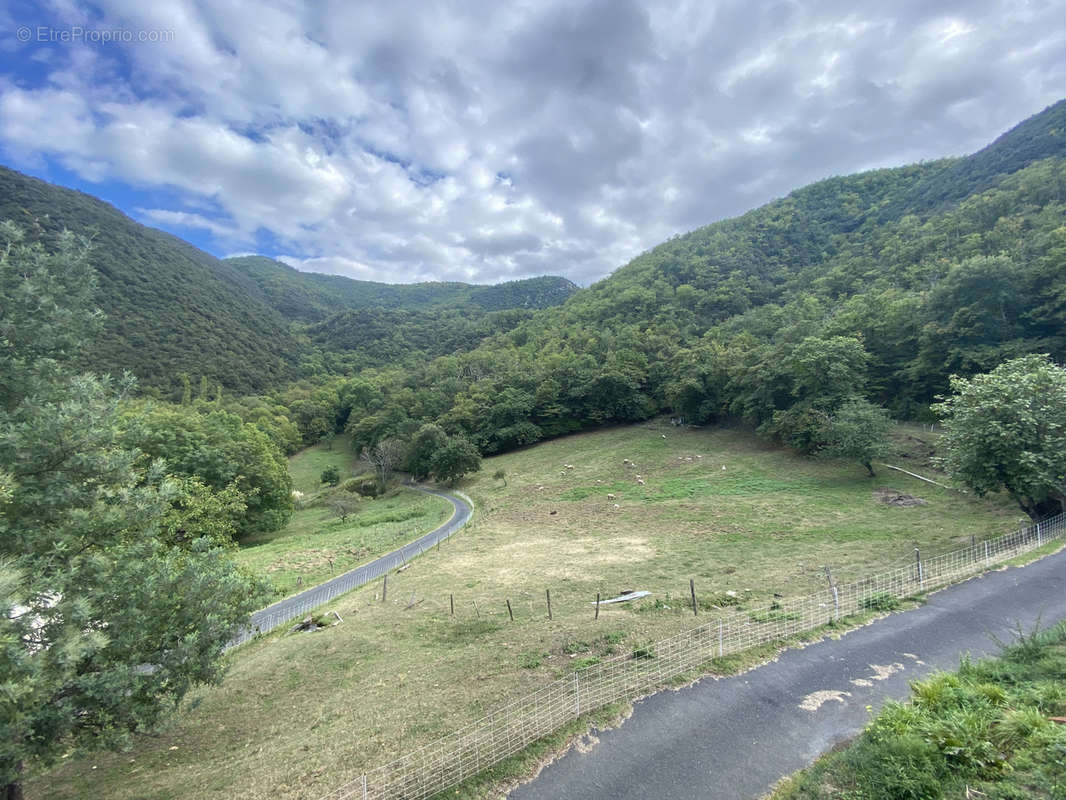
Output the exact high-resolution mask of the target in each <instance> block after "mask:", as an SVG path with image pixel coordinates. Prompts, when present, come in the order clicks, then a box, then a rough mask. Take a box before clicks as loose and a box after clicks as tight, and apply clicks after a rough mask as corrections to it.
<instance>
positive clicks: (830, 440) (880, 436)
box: [818, 397, 892, 478]
mask: <svg viewBox="0 0 1066 800" xmlns="http://www.w3.org/2000/svg"><path fill="white" fill-rule="evenodd" d="M891 429H892V421H891V420H890V419H889V418H888V412H886V411H885V410H884V409H883V408H880V407H878V406H875V405H873V404H872V403H870V402H869V401H867V400H864V399H863V398H861V397H853V398H851V399H849V400H847V401H846V402H844V403H843V404H842V405H841V406H840V408H838V409H837V410H836V411H835V412H834V413H833V414H831V415H829V416H828V417H827V418H826V419H825V421H824V422H823V424H822V429H821V440H822V444H821V447H820V448H819V450H818V453H819V454H820V455H823V456H826V457H828V458H840V459H847V460H849V461H858V462H859V463H860V464H862V465H863V466H864V467H866V471H867V472H868V473H869V474H870V477H871V478H873V477H875V476H876V473H875V472H874V468H873V460H874V459H875V458H882V457H884V456H885V455H886V454H887V453H888V450H889V445H888V433H889V431H890V430H891Z"/></svg>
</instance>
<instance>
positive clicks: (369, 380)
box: [317, 102, 1066, 452]
mask: <svg viewBox="0 0 1066 800" xmlns="http://www.w3.org/2000/svg"><path fill="white" fill-rule="evenodd" d="M1064 131H1066V102H1060V103H1058V104H1056V105H1054V106H1052V107H1050V108H1049V109H1047V110H1045V111H1044V112H1042V113H1041V114H1039V115H1037V116H1035V117H1033V118H1031V119H1029V120H1027V121H1025V122H1023V123H1022V124H1021V125H1019V126H1017V127H1016V128H1015V129H1013V130H1012V131H1010V132H1008V133H1007V134H1005V135H1004V136H1002V137H1000V139H998V140H997V141H996V142H995V143H994V144H992V145H990V146H989V147H987V148H985V149H984V150H981V151H980V152H978V153H975V154H974V155H972V156H968V157H966V158H960V159H950V160H946V161H938V162H933V163H927V164H919V165H914V166H907V167H901V168H897V169H884V170H877V171H873V172H868V173H863V174H860V175H853V176H848V177H840V178H832V179H830V180H826V181H822V182H820V183H817V184H814V185H811V186H808V187H805V188H803V189H800V190H797V191H796V192H793V193H792V194H790V195H789V196H788V197H785V198H783V199H781V200H778V201H775V202H773V203H770V204H768V205H766V206H764V207H762V208H759V209H756V210H754V211H751V212H749V213H747V214H745V215H743V216H741V217H739V218H736V219H731V220H726V221H723V222H719V223H715V224H712V225H709V226H707V227H704V228H701V229H698V230H696V231H693V232H691V233H689V234H687V235H684V236H680V237H676V238H674V239H671V240H670V241H668V242H665V243H663V244H661V245H659V246H658V247H656V248H654V249H653V250H651V251H649V252H646V253H644V254H642V255H640V256H638V257H637V258H635V259H634V260H633V261H632V262H630V263H629V264H627V265H626V266H624V267H622V268H621V269H619V270H618V271H617V272H615V273H614V274H613V275H611V276H610V277H609V278H607V279H605V280H603V281H601V282H600V283H598V284H596V285H594V286H592V287H591V288H589V289H586V290H583V291H580V292H578V293H577V294H575V295H574V296H573V297H572V298H570V300H568V301H567V303H566V304H565V305H563V306H562V307H559V308H553V309H547V310H544V311H540V312H537V313H536V314H535V315H533V316H532V317H530V318H529V319H528V320H525V321H523V322H521V323H520V324H518V325H517V326H516V327H515V328H514V329H513V330H511V331H508V332H505V333H500V334H497V335H496V336H494V337H492V338H490V339H488V340H486V341H485V342H484V343H482V344H481V345H480V346H479V347H478V348H477V349H475V350H473V351H471V352H469V353H465V354H459V355H454V356H445V357H442V358H440V359H437V360H436V361H434V362H431V363H426V364H420V365H414V366H411V365H408V366H405V367H388V368H383V369H380V370H374V371H368V372H364V373H362V374H360V375H357V376H354V377H351V376H345V375H337V376H336V377H334V378H332V379H331V378H330V377H329V376H328V375H327V374H321V375H320V377H319V379H318V380H317V385H318V386H320V387H323V386H325V387H330V388H329V391H330V392H332V393H333V396H335V397H337V398H338V400H337V405H336V407H335V410H336V412H337V413H336V419H337V420H338V424H340V421H342V420H343V421H344V424H346V425H347V427H348V429H349V430H350V431H352V432H353V433H354V434H355V437H356V441H357V443H363V444H366V443H371V442H374V441H377V440H380V439H381V438H384V437H390V436H395V437H400V438H406V437H410V436H411V435H412V434H413V432H414V431H415V430H417V428H418V427H419V425H420V424H422V423H424V422H428V421H433V422H437V423H439V424H440V425H441V426H442V427H443V428H444V429H446V430H447V431H448V432H450V433H462V434H464V435H466V436H468V437H470V438H471V439H472V440H473V441H474V442H475V443H476V444H477V446H478V447H479V448H480V449H481V450H482V451H483V452H499V451H502V450H506V449H509V448H513V447H516V446H520V445H523V444H528V443H531V442H534V441H537V440H539V439H542V438H545V437H551V436H556V435H559V434H561V433H565V432H568V431H573V430H577V429H580V428H582V427H586V426H589V425H599V424H604V423H617V422H632V421H636V420H641V419H645V418H648V417H649V416H652V415H654V414H658V413H662V412H671V413H672V414H674V415H675V416H678V417H683V418H684V419H686V420H688V421H691V422H708V421H713V420H716V419H722V418H734V419H741V420H743V421H745V422H747V423H749V424H752V425H754V426H757V427H758V428H759V429H760V430H761V431H763V432H764V433H766V434H767V435H770V436H774V437H776V438H779V439H781V440H782V441H785V442H787V443H789V444H791V445H793V446H796V447H798V448H799V449H801V450H804V451H808V452H810V451H812V450H815V449H817V448H818V446H819V443H818V441H817V433H816V431H817V429H818V428H819V426H820V425H822V424H823V423H824V422H825V421H826V420H827V419H832V418H834V416H835V415H838V414H839V413H840V412H841V410H842V409H848V410H849V411H854V410H855V409H856V408H859V407H858V406H856V405H855V401H857V400H862V401H863V402H866V401H869V403H867V406H869V404H870V403H872V404H873V405H875V406H876V405H883V406H885V407H886V408H887V409H888V410H889V411H891V413H893V414H894V415H896V416H898V417H907V418H928V417H929V414H930V412H929V408H928V407H929V403H930V402H931V401H932V400H933V399H934V398H935V397H936V396H937V395H938V394H940V393H942V392H945V391H946V390H947V388H948V377H949V375H951V374H952V373H959V374H964V375H967V374H973V373H976V372H980V371H986V370H988V369H991V368H992V367H994V366H996V365H997V364H999V363H1001V362H1002V361H1003V360H1005V359H1008V358H1011V357H1014V356H1017V355H1021V354H1024V353H1030V352H1047V353H1050V354H1052V356H1053V357H1054V358H1056V359H1059V360H1061V359H1063V358H1066V289H1064V288H1063V287H1064V286H1066V282H1064V281H1063V275H1064V272H1066V225H1064V220H1066V136H1064ZM320 396H324V395H320ZM861 410H862V413H867V412H869V410H870V409H869V408H868V407H867V408H863V409H861Z"/></svg>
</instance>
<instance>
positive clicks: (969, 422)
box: [934, 355, 1066, 520]
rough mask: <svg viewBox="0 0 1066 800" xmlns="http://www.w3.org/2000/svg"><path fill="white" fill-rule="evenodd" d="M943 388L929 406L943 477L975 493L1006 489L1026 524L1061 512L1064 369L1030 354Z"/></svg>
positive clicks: (1065, 479)
mask: <svg viewBox="0 0 1066 800" xmlns="http://www.w3.org/2000/svg"><path fill="white" fill-rule="evenodd" d="M951 388H952V391H953V394H952V395H951V396H949V397H947V398H945V399H944V400H943V401H942V402H940V403H938V404H937V405H936V406H935V407H934V408H935V410H936V411H937V413H938V414H939V415H940V416H941V418H942V419H943V420H944V434H943V435H942V436H941V438H940V443H941V446H942V449H943V450H944V451H945V456H944V458H943V464H944V468H945V469H946V470H947V471H948V473H949V474H950V475H952V477H954V478H955V479H957V480H958V481H960V482H961V483H963V484H965V485H966V486H969V487H970V488H971V489H973V490H974V491H975V492H976V493H977V494H978V495H985V494H988V493H990V492H997V491H1001V490H1004V491H1006V492H1007V493H1009V494H1010V496H1011V497H1012V498H1013V499H1014V500H1015V502H1017V503H1018V506H1019V507H1020V508H1021V509H1022V510H1023V511H1024V512H1025V513H1026V514H1028V515H1029V516H1030V517H1031V518H1032V519H1034V520H1040V519H1042V518H1044V517H1047V516H1051V515H1054V514H1058V513H1060V512H1061V511H1063V510H1066V506H1064V503H1066V370H1063V368H1062V367H1060V366H1058V365H1056V364H1055V363H1053V362H1052V361H1051V359H1050V358H1048V356H1046V355H1030V356H1024V357H1021V358H1016V359H1012V360H1010V361H1007V362H1005V363H1003V364H1001V365H1000V366H998V367H996V368H995V369H994V370H992V371H991V372H989V373H987V374H983V375H975V376H974V377H972V378H959V377H953V378H952V379H951Z"/></svg>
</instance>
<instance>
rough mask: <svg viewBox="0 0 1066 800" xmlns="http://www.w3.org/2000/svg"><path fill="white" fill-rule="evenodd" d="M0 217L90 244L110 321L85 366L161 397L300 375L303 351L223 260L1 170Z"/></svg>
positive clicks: (34, 231) (34, 234)
mask: <svg viewBox="0 0 1066 800" xmlns="http://www.w3.org/2000/svg"><path fill="white" fill-rule="evenodd" d="M0 219H9V220H12V221H13V222H15V223H16V224H18V225H19V226H20V227H21V228H22V229H23V230H24V231H25V233H26V234H27V236H28V237H29V238H30V239H32V240H39V241H42V242H43V243H44V244H45V245H46V246H47V245H48V243H49V242H50V241H52V240H53V239H54V237H55V236H56V235H57V234H58V233H59V232H60V231H62V230H63V229H64V228H66V229H69V230H71V231H74V232H75V233H78V234H82V235H84V236H86V237H88V238H89V239H91V240H92V244H93V246H92V251H91V254H90V261H91V263H92V265H93V266H94V267H95V268H96V270H97V272H98V273H99V290H98V294H97V303H98V304H99V306H100V308H101V309H103V311H104V312H105V313H106V315H107V319H106V322H105V324H104V330H103V333H102V335H101V336H100V337H99V338H98V339H97V340H96V341H94V342H93V343H92V346H91V347H89V348H87V353H86V355H85V357H84V363H83V364H81V366H82V367H84V368H89V369H93V370H96V371H99V372H110V373H116V374H117V373H121V372H122V371H123V370H129V371H131V372H133V373H134V374H136V375H137V376H138V377H139V378H140V379H141V381H142V384H144V385H147V386H153V387H156V388H158V389H160V390H162V391H163V392H164V393H165V394H171V393H174V392H177V391H180V386H181V379H180V376H181V374H182V373H186V374H188V375H189V376H191V378H192V380H193V381H196V380H197V379H198V378H200V377H206V378H207V379H208V381H209V382H211V383H212V384H221V385H223V386H225V387H226V388H227V389H229V390H231V391H234V392H239V393H250V392H256V391H262V390H264V389H267V388H270V387H273V386H279V385H281V384H283V383H285V382H287V381H290V380H292V379H294V378H295V377H297V375H298V374H299V371H298V365H299V362H300V360H301V358H302V357H303V355H304V352H305V349H306V347H305V346H304V345H301V344H299V343H298V342H297V341H296V340H295V339H294V338H293V337H292V335H291V334H290V333H289V330H288V325H287V323H286V321H285V320H284V319H283V318H282V317H281V316H280V315H279V314H278V313H277V312H276V311H274V310H273V309H272V308H270V306H268V305H267V304H266V303H265V302H263V301H262V300H261V299H260V298H259V297H258V296H257V290H256V289H255V287H254V285H250V284H249V283H248V282H247V279H246V278H245V277H244V276H242V275H241V274H240V273H239V272H236V271H234V270H233V269H232V268H231V267H229V266H228V265H226V264H225V262H222V261H219V260H218V259H217V258H215V257H214V256H212V255H210V254H208V253H205V252H203V251H202V250H198V249H197V248H195V247H193V246H192V245H190V244H188V243H187V242H184V241H182V240H181V239H178V238H177V237H174V236H171V235H169V234H166V233H163V232H162V231H159V230H156V229H154V228H149V227H146V226H144V225H140V224H138V223H136V222H134V221H133V220H131V219H130V218H129V217H127V216H126V215H125V214H123V213H121V212H120V211H118V210H117V209H116V208H114V207H113V206H111V205H109V204H107V203H105V202H103V201H101V200H98V199H96V198H95V197H91V196H90V195H87V194H83V193H82V192H77V191H73V190H71V189H64V188H62V187H59V186H53V185H52V184H49V183H46V182H45V181H41V180H38V179H36V178H31V177H28V176H26V175H23V174H21V173H18V172H15V171H13V170H10V169H6V168H3V167H0Z"/></svg>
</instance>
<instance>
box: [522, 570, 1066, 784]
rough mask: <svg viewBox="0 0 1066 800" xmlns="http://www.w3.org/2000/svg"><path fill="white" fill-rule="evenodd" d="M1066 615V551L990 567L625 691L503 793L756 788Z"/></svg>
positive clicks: (774, 779)
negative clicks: (812, 634) (702, 674)
mask: <svg viewBox="0 0 1066 800" xmlns="http://www.w3.org/2000/svg"><path fill="white" fill-rule="evenodd" d="M1064 618H1066V551H1062V552H1059V553H1057V554H1055V555H1052V556H1048V557H1046V558H1044V559H1041V560H1040V561H1037V562H1035V563H1033V564H1030V565H1028V566H1026V567H1021V568H1009V569H1003V570H999V571H995V572H990V573H987V574H985V575H983V576H981V577H977V578H973V579H971V580H968V581H966V582H965V583H962V584H958V585H956V586H953V587H950V588H948V589H945V590H943V591H941V592H937V593H935V594H933V595H931V596H930V598H929V602H928V603H927V604H926V605H925V606H923V607H921V608H918V609H915V610H913V611H907V612H901V613H896V614H892V615H890V616H888V617H887V618H885V619H881V620H878V621H876V622H874V623H872V624H870V625H867V626H865V627H862V628H859V629H857V630H854V631H851V632H850V633H848V634H847V635H845V636H843V637H841V638H840V639H827V640H824V641H821V642H819V643H817V644H813V645H810V646H808V647H806V648H802V649H790V650H787V651H785V652H784V653H782V654H781V656H780V658H778V659H777V660H775V661H773V662H771V663H768V664H766V665H764V666H762V667H759V668H758V669H755V670H752V671H751V672H747V673H745V674H743V675H737V676H734V677H731V678H724V679H718V680H716V679H713V678H707V679H703V680H701V681H699V682H698V683H696V684H693V685H691V686H688V687H686V688H684V689H681V690H678V691H670V690H667V691H662V692H659V693H658V694H655V695H653V696H651V697H648V698H646V699H644V700H642V701H640V702H638V703H636V704H635V707H634V711H633V716H632V717H631V718H630V719H629V720H627V721H626V722H625V723H624V724H623V725H621V726H620V727H618V728H616V729H613V730H609V731H604V732H600V733H598V734H597V738H598V739H599V742H598V743H597V744H595V745H594V746H593V747H591V749H586V748H582V750H584V751H585V752H578V751H577V750H574V749H572V750H571V751H569V752H568V753H567V754H566V755H564V756H563V757H562V758H560V759H559V760H558V761H556V762H554V763H552V764H549V765H548V766H547V767H545V768H544V770H543V771H542V772H541V774H540V775H539V776H538V777H537V778H536V779H534V780H533V781H531V782H529V783H527V784H525V785H523V786H519V787H518V788H516V789H514V790H513V791H512V792H511V793H510V794H509V795H508V796H509V798H510V799H511V800H558V798H564V797H571V798H582V800H649V798H655V800H682V799H684V800H697V798H698V799H699V800H754V798H758V797H761V796H763V795H764V794H765V793H767V792H768V791H769V790H770V789H771V787H772V786H773V784H774V783H776V782H777V781H778V780H779V779H780V778H782V777H784V776H786V775H789V774H791V773H793V772H795V771H796V770H799V769H801V768H803V767H805V766H807V765H809V764H810V763H811V762H812V761H814V760H815V759H816V758H817V757H818V756H819V755H821V754H822V753H824V752H825V751H827V750H828V749H830V748H831V747H832V746H833V745H834V744H836V743H838V742H841V741H843V740H846V739H848V738H850V737H851V736H853V735H855V734H856V733H858V732H859V731H860V730H861V729H862V728H863V726H864V725H865V724H866V722H867V721H868V720H869V717H870V713H869V711H868V710H867V707H872V708H874V709H877V708H879V707H880V706H881V705H882V704H883V703H884V701H885V700H886V699H888V698H895V699H903V698H905V697H906V696H907V695H908V693H909V681H912V680H914V679H916V678H920V677H922V676H924V675H927V674H929V673H930V672H931V671H933V670H936V669H955V668H956V667H957V666H958V663H959V657H960V656H961V655H963V654H965V653H970V654H972V655H973V656H975V657H978V656H983V655H989V654H992V653H995V652H996V651H997V649H998V645H997V644H996V639H999V640H1000V641H1009V640H1010V639H1011V635H1012V633H1013V632H1014V631H1015V630H1017V628H1018V626H1019V625H1020V626H1021V628H1022V629H1023V630H1025V631H1026V632H1029V631H1031V630H1032V629H1033V627H1034V625H1036V624H1038V623H1039V624H1040V625H1041V626H1048V625H1051V624H1053V623H1055V622H1057V621H1059V620H1061V619H1064Z"/></svg>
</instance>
